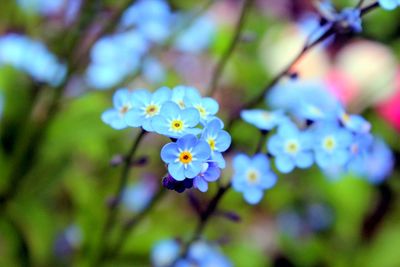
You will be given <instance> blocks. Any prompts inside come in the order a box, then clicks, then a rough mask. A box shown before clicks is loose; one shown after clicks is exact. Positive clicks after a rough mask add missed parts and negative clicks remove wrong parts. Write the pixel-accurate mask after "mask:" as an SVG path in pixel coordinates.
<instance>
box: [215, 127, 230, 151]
mask: <svg viewBox="0 0 400 267" xmlns="http://www.w3.org/2000/svg"><path fill="white" fill-rule="evenodd" d="M231 142H232V137H231V135H230V134H229V133H228V132H226V131H224V130H221V131H220V132H219V133H218V135H217V138H215V143H216V148H217V149H216V150H217V151H219V152H224V151H226V150H227V149H228V148H229V146H230V145H231Z"/></svg>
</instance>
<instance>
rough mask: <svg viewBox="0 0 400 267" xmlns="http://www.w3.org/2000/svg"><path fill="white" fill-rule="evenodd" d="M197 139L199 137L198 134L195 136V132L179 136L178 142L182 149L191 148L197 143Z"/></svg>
mask: <svg viewBox="0 0 400 267" xmlns="http://www.w3.org/2000/svg"><path fill="white" fill-rule="evenodd" d="M197 141H198V139H197V137H196V136H194V135H193V134H187V135H185V136H182V137H181V138H179V139H178V140H177V141H176V144H177V145H178V147H179V148H180V149H182V150H189V149H191V148H193V147H194V146H195V145H196V144H197Z"/></svg>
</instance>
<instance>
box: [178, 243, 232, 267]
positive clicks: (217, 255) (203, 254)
mask: <svg viewBox="0 0 400 267" xmlns="http://www.w3.org/2000/svg"><path fill="white" fill-rule="evenodd" d="M192 266H201V267H207V266H218V267H231V266H232V263H231V262H230V261H229V260H228V259H227V258H226V257H225V256H224V255H223V254H222V253H221V252H220V251H219V248H218V247H217V246H215V245H213V244H210V243H207V242H204V241H197V242H195V243H193V244H192V245H191V246H190V248H189V251H188V255H187V257H186V258H185V259H180V260H179V261H178V262H177V263H176V265H175V266H174V267H192Z"/></svg>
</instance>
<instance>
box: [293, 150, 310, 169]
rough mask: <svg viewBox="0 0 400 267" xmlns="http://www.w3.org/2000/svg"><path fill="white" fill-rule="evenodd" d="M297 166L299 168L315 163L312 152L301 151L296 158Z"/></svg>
mask: <svg viewBox="0 0 400 267" xmlns="http://www.w3.org/2000/svg"><path fill="white" fill-rule="evenodd" d="M295 161H296V166H297V167H299V168H309V167H311V165H312V164H313V161H314V159H313V154H312V153H311V152H299V153H298V154H297V155H296V158H295Z"/></svg>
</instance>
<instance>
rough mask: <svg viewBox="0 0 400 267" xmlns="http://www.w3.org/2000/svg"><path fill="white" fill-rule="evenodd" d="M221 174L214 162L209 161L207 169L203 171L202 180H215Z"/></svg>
mask: <svg viewBox="0 0 400 267" xmlns="http://www.w3.org/2000/svg"><path fill="white" fill-rule="evenodd" d="M220 176H221V170H220V168H218V167H217V166H215V164H213V163H209V165H208V169H207V171H205V172H204V173H203V177H204V180H206V181H207V182H215V181H216V180H218V178H219V177H220Z"/></svg>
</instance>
